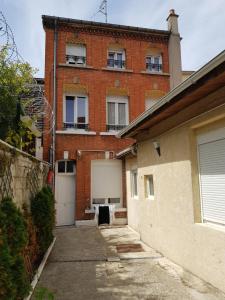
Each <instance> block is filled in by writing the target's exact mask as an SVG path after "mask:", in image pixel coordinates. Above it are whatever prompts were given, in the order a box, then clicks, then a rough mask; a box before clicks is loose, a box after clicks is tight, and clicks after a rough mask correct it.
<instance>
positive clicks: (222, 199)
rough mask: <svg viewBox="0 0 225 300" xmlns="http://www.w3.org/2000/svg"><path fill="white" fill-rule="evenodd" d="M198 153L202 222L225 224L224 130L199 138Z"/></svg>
mask: <svg viewBox="0 0 225 300" xmlns="http://www.w3.org/2000/svg"><path fill="white" fill-rule="evenodd" d="M223 136H224V138H223ZM198 151H199V171H200V188H201V200H202V217H203V221H209V222H210V221H211V222H215V223H219V224H225V129H223V130H221V129H220V130H218V131H215V132H214V134H213V132H211V133H209V134H208V136H207V135H204V136H202V137H200V138H199V140H198Z"/></svg>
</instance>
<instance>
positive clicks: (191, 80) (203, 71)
mask: <svg viewBox="0 0 225 300" xmlns="http://www.w3.org/2000/svg"><path fill="white" fill-rule="evenodd" d="M224 62H225V50H224V51H222V52H221V53H220V54H218V55H217V56H216V57H214V58H213V59H212V60H210V61H209V62H208V63H207V64H205V65H204V66H203V67H202V68H200V69H199V70H198V71H196V72H194V73H193V74H192V75H191V76H190V77H188V78H187V79H186V80H185V81H183V82H182V83H181V84H179V85H178V86H177V87H175V88H174V89H172V91H170V92H169V93H168V94H166V95H165V96H164V97H162V98H161V100H160V101H158V102H157V103H156V104H155V105H154V106H152V107H151V108H150V109H148V110H147V111H145V112H143V113H142V114H141V115H140V116H139V117H138V118H136V119H135V120H134V121H132V122H131V123H130V124H129V125H128V126H127V127H126V128H124V129H123V130H121V131H120V132H119V133H118V134H117V135H116V137H117V138H123V137H126V136H128V135H129V133H130V132H131V131H132V130H133V129H134V128H135V127H138V125H140V124H141V123H143V122H144V121H145V120H146V119H147V118H149V117H150V116H151V115H152V114H153V113H155V112H157V111H158V110H159V109H160V108H161V107H162V106H163V105H165V104H166V103H168V102H170V101H171V100H172V99H173V98H175V97H176V96H178V95H179V94H181V93H182V92H184V91H185V90H186V89H188V88H189V87H191V86H192V85H194V84H195V83H197V82H198V81H199V80H200V79H202V78H203V77H204V76H205V75H207V74H208V73H209V72H211V71H212V70H213V69H215V68H216V67H218V66H219V65H221V64H222V63H224Z"/></svg>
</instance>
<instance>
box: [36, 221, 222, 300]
mask: <svg viewBox="0 0 225 300" xmlns="http://www.w3.org/2000/svg"><path fill="white" fill-rule="evenodd" d="M56 236H57V241H56V244H55V246H54V249H53V251H52V253H51V255H50V257H49V260H48V263H47V265H46V266H45V269H44V271H43V273H42V276H41V278H40V281H39V283H38V287H45V288H48V289H49V290H51V291H52V292H53V293H54V296H55V298H54V299H56V300H95V299H96V300H101V299H102V300H108V299H110V300H111V299H122V300H124V299H129V300H133V299H141V300H142V299H143V300H144V299H148V300H161V299H162V300H165V299H166V300H216V299H217V300H218V299H219V300H220V299H221V300H225V295H224V294H223V293H221V292H219V291H218V290H217V289H215V288H213V287H212V286H210V285H209V284H207V283H205V282H204V281H202V280H200V279H199V278H197V277H195V276H193V275H191V274H190V273H188V272H186V271H184V270H183V269H182V268H181V267H179V266H177V265H175V264H173V263H171V262H170V261H169V260H167V259H165V258H164V257H162V256H161V255H160V254H159V253H157V252H156V251H154V250H153V249H151V248H149V247H147V246H146V245H145V244H143V243H141V242H140V240H139V236H138V235H137V234H136V233H135V232H134V231H132V230H131V229H129V228H128V227H126V226H124V227H102V228H100V229H98V228H93V227H80V228H74V227H68V228H66V227H65V228H60V229H57V230H56ZM134 249H139V250H138V251H139V252H132V251H134ZM118 252H119V253H118ZM32 299H35V297H33V298H32Z"/></svg>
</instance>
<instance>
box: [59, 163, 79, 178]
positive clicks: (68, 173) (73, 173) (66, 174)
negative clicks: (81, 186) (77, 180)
mask: <svg viewBox="0 0 225 300" xmlns="http://www.w3.org/2000/svg"><path fill="white" fill-rule="evenodd" d="M68 161H73V172H66V166H67V162H68ZM59 162H65V172H58V164H59ZM75 171H76V166H75V161H74V160H72V159H60V160H58V161H57V167H56V173H57V174H58V175H63V176H69V175H75Z"/></svg>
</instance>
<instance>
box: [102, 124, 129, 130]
mask: <svg viewBox="0 0 225 300" xmlns="http://www.w3.org/2000/svg"><path fill="white" fill-rule="evenodd" d="M126 126H127V125H109V124H107V125H106V130H107V131H110V130H115V131H119V130H122V129H123V128H125V127H126Z"/></svg>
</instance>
